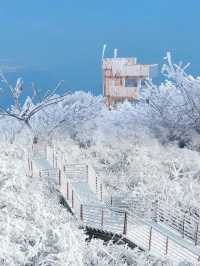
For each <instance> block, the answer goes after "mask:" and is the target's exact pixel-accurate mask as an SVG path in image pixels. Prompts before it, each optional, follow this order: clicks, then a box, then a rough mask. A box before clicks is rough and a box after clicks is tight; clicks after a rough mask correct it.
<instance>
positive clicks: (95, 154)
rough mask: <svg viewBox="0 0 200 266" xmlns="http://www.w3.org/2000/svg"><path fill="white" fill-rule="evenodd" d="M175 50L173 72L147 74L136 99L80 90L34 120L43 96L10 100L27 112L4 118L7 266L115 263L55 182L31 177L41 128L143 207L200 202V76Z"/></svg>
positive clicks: (2, 247) (1, 202) (1, 215)
mask: <svg viewBox="0 0 200 266" xmlns="http://www.w3.org/2000/svg"><path fill="white" fill-rule="evenodd" d="M167 59H168V62H167V64H165V65H164V68H163V73H164V74H165V76H166V78H167V80H166V81H165V82H164V83H163V84H161V85H160V86H155V85H153V84H151V83H150V82H149V83H148V84H147V86H148V89H147V90H145V93H144V95H141V99H140V101H139V102H138V103H137V104H135V103H134V104H130V103H126V102H125V103H124V104H121V105H119V106H118V107H116V108H113V110H111V111H110V110H108V109H107V108H106V106H105V104H104V101H103V99H102V97H101V96H99V97H96V96H92V95H91V94H90V93H84V92H75V93H73V94H68V95H67V96H66V97H65V98H64V100H63V101H62V102H59V103H57V104H55V105H50V106H47V107H45V108H44V109H41V111H40V112H37V113H36V114H35V115H34V116H31V119H30V120H29V127H27V124H26V123H25V122H24V121H25V120H24V119H25V118H26V117H27V116H28V115H29V114H32V113H31V111H32V110H33V108H37V107H40V106H41V103H37V101H36V100H35V99H32V100H31V99H30V98H27V99H26V101H25V103H24V104H22V103H21V107H22V108H21V109H20V110H18V109H17V110H16V108H15V107H12V108H10V112H11V114H15V115H16V117H18V118H20V119H16V117H15V116H14V117H10V116H7V115H6V113H4V115H2V116H1V117H0V134H1V145H0V166H1V168H0V227H1V230H0V238H1V241H0V260H1V261H0V265H9V266H10V265H14V266H15V265H26V266H30V265H34V263H35V265H45V260H46V261H48V263H49V264H48V265H69V264H70V262H71V264H72V265H79V264H78V263H79V262H80V265H84V263H86V265H91V264H92V263H93V265H106V263H107V264H108V263H109V259H108V256H106V255H105V253H106V252H105V250H104V251H103V254H104V255H102V253H101V250H102V249H99V247H100V246H102V243H101V242H99V241H94V242H92V243H90V244H89V245H86V243H85V242H84V235H83V233H82V232H80V231H79V230H78V229H77V227H76V226H75V225H74V221H73V219H72V218H71V216H70V215H69V214H68V213H67V212H66V209H64V208H63V207H62V206H60V204H59V201H58V197H57V194H56V190H55V188H54V186H53V185H52V184H50V183H49V182H48V180H47V179H45V180H41V179H40V178H39V177H36V178H31V177H29V176H26V171H25V168H26V167H25V165H26V166H27V162H26V157H25V153H26V151H27V149H28V148H30V145H31V144H32V141H33V136H37V137H39V139H40V140H42V139H43V140H45V141H47V142H49V143H50V144H52V143H53V144H54V145H55V146H56V148H57V149H60V150H62V152H63V153H64V154H65V155H66V163H83V164H87V163H89V164H90V165H92V166H93V168H94V169H95V170H96V172H98V175H99V176H100V177H101V178H102V179H103V181H104V185H105V187H107V192H108V194H109V193H110V194H111V193H112V194H117V195H120V194H122V193H123V194H126V195H127V202H129V203H130V204H131V199H132V198H135V197H138V198H139V199H141V201H142V202H143V206H145V205H148V204H149V203H151V202H152V201H154V200H156V199H162V200H164V201H165V202H167V203H168V204H169V205H170V207H171V208H174V207H176V208H180V207H181V208H184V209H186V210H189V209H190V210H191V209H192V210H196V209H197V208H199V206H200V197H199V190H200V154H199V152H200V136H199V132H200V124H199V121H200V117H199V114H200V110H199V106H200V100H199V99H200V89H199V88H200V79H199V78H198V77H197V78H194V77H191V76H190V75H187V74H186V73H185V69H184V68H182V67H181V66H179V65H173V64H172V63H171V58H170V56H169V54H168V57H167ZM147 100H148V101H147ZM30 126H31V128H30ZM54 192H55V193H54ZM140 211H141V213H142V212H144V210H142V209H141V210H140ZM72 242H73V244H72ZM118 248H119V249H120V250H121V249H122V250H123V252H125V250H126V252H127V253H128V254H129V255H130V254H131V256H132V258H131V259H133V261H132V264H133V265H134V264H135V265H156V262H155V259H153V258H150V257H149V256H148V255H147V254H144V253H140V255H139V253H138V252H136V251H130V250H128V249H126V248H124V247H114V248H113V247H109V251H111V253H112V254H116V253H117V254H118V253H119V252H118V251H117V250H118ZM85 250H86V251H85ZM126 252H125V253H126ZM120 254H122V253H120ZM122 257H123V256H122ZM122 257H121V259H122V260H123V258H122ZM129 258H130V256H129ZM104 259H105V261H103V260H104ZM31 263H32V264H31ZM90 263H91V264H90ZM123 263H124V262H123ZM159 263H160V264H159ZM118 265H120V264H119V263H118ZM122 265H123V264H122ZM157 265H161V262H159V259H158V261H157ZM166 265H167V262H166ZM168 265H170V264H168Z"/></svg>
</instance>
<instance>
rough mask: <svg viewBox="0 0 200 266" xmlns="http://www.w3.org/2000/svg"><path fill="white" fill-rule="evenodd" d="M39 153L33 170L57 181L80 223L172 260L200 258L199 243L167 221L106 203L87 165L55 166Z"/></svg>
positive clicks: (194, 260)
mask: <svg viewBox="0 0 200 266" xmlns="http://www.w3.org/2000/svg"><path fill="white" fill-rule="evenodd" d="M42 154H43V155H42V156H40V158H39V157H36V159H33V169H32V170H33V172H34V174H40V176H41V177H43V176H44V175H47V176H49V178H52V179H54V180H55V181H56V182H57V184H58V186H59V190H60V192H61V194H62V196H63V197H64V199H65V200H66V202H67V204H68V206H69V208H70V209H71V211H72V212H73V214H74V216H75V217H76V218H77V220H78V221H79V223H80V226H82V227H83V228H91V229H94V230H98V231H100V232H104V233H106V232H107V233H112V234H117V235H120V236H122V237H123V238H126V239H128V240H129V241H130V242H132V243H134V244H135V245H137V246H138V247H140V248H141V249H143V250H145V251H148V252H149V253H150V254H152V255H155V256H158V257H164V256H167V257H168V258H169V259H171V260H172V261H174V263H175V264H178V263H179V262H180V261H184V260H188V261H190V262H193V263H197V262H198V261H199V255H200V248H199V245H197V243H196V245H194V243H193V241H190V240H189V239H183V238H182V237H181V236H180V234H179V233H178V232H176V231H175V230H172V228H170V227H169V226H168V225H164V224H161V223H156V222H154V221H153V220H148V219H142V218H140V217H138V216H137V215H135V214H133V213H131V212H128V211H125V210H123V209H120V208H117V207H113V206H108V205H107V204H106V203H105V202H104V200H103V199H104V197H103V191H102V185H103V184H102V183H101V181H99V180H98V179H97V178H96V176H95V173H94V171H93V170H92V169H89V167H88V166H85V165H80V164H69V165H66V164H63V165H62V163H60V164H59V162H56V167H57V166H59V168H54V167H55V162H53V161H47V160H46V159H45V158H43V156H44V154H45V153H42ZM52 158H53V157H52ZM53 166H54V167H53Z"/></svg>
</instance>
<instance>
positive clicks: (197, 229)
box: [195, 223, 199, 246]
mask: <svg viewBox="0 0 200 266" xmlns="http://www.w3.org/2000/svg"><path fill="white" fill-rule="evenodd" d="M198 233H199V223H197V225H196V231H195V246H197V245H198Z"/></svg>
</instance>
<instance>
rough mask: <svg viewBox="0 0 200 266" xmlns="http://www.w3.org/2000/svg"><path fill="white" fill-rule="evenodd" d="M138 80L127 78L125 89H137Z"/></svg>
mask: <svg viewBox="0 0 200 266" xmlns="http://www.w3.org/2000/svg"><path fill="white" fill-rule="evenodd" d="M137 85H138V82H137V79H132V78H127V79H125V87H137Z"/></svg>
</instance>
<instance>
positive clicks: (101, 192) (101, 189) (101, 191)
mask: <svg viewBox="0 0 200 266" xmlns="http://www.w3.org/2000/svg"><path fill="white" fill-rule="evenodd" d="M100 197H101V201H102V200H103V188H102V184H101V185H100Z"/></svg>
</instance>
